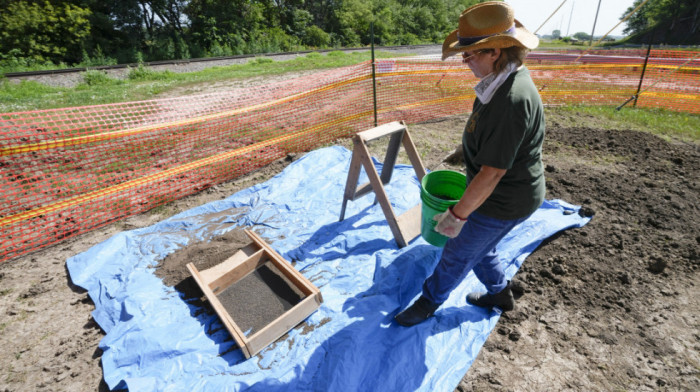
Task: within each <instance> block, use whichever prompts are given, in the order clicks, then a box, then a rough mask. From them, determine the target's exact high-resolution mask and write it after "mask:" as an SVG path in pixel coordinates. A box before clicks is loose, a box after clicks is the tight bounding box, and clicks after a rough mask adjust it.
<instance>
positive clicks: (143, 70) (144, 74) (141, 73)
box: [128, 64, 173, 80]
mask: <svg viewBox="0 0 700 392" xmlns="http://www.w3.org/2000/svg"><path fill="white" fill-rule="evenodd" d="M172 75H173V72H172V71H154V70H152V69H150V68H148V67H144V66H143V65H141V64H139V66H138V67H136V68H131V69H130V70H129V76H128V77H129V80H164V79H167V78H169V77H171V76H172Z"/></svg>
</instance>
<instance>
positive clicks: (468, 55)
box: [462, 49, 493, 61]
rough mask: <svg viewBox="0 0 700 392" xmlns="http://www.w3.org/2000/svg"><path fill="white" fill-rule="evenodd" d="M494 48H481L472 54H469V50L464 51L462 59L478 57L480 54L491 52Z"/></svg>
mask: <svg viewBox="0 0 700 392" xmlns="http://www.w3.org/2000/svg"><path fill="white" fill-rule="evenodd" d="M492 50H493V49H481V50H477V51H476V52H474V53H472V54H467V52H462V61H466V60H469V59H470V58H472V57H476V56H477V55H480V54H482V53H486V52H491V51H492Z"/></svg>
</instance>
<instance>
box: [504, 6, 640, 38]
mask: <svg viewBox="0 0 700 392" xmlns="http://www.w3.org/2000/svg"><path fill="white" fill-rule="evenodd" d="M505 1H506V3H508V4H510V6H511V7H513V9H514V10H515V19H517V20H519V21H520V23H522V24H523V25H524V26H525V28H527V29H528V30H530V31H531V32H533V33H534V32H535V30H537V28H538V27H540V25H541V24H542V23H543V22H544V21H545V20H547V18H548V17H549V16H550V15H551V14H552V12H554V10H556V9H557V7H559V5H560V4H561V3H562V1H564V0H505ZM598 1H599V0H567V1H566V3H564V5H563V6H562V7H561V8H560V9H559V11H557V13H556V14H555V15H554V16H552V18H551V19H549V21H547V23H546V24H545V25H544V26H543V27H542V28H541V29H540V30H539V31H538V32H537V33H538V34H539V35H548V34H551V33H552V31H554V30H559V31H560V32H561V35H562V36H567V32H568V35H569V36H572V35H574V34H575V33H578V32H581V31H582V32H584V33H586V34H591V31H593V22H594V21H595V20H596V17H595V15H596V9H597V8H598ZM633 3H634V0H600V11H599V12H598V21H597V22H596V25H595V36H602V35H603V34H605V33H607V32H608V31H610V29H612V28H613V27H614V26H615V25H617V24H618V23H619V22H620V18H621V17H622V16H623V15H625V11H627V8H629V7H631V6H632V4H633ZM572 9H573V12H572ZM625 27H626V24H625V23H622V24H620V25H619V26H618V27H616V28H615V30H613V31H612V32H611V33H610V35H613V36H616V35H617V36H621V35H622V30H624V29H625Z"/></svg>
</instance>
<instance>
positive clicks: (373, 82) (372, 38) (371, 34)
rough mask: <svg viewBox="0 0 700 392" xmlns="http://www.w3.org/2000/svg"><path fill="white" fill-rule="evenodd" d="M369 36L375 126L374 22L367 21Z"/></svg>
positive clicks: (375, 122) (375, 123)
mask: <svg viewBox="0 0 700 392" xmlns="http://www.w3.org/2000/svg"><path fill="white" fill-rule="evenodd" d="M369 36H370V40H371V45H372V99H373V100H374V126H375V127H376V126H377V74H376V72H375V68H376V66H375V64H374V22H370V23H369Z"/></svg>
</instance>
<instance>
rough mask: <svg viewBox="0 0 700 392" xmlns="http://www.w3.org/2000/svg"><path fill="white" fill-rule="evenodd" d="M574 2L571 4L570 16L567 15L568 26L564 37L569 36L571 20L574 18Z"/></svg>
mask: <svg viewBox="0 0 700 392" xmlns="http://www.w3.org/2000/svg"><path fill="white" fill-rule="evenodd" d="M575 4H576V1H572V2H571V14H569V26H568V27H567V28H566V36H567V37H568V36H569V30H571V18H572V17H573V16H574V5H575Z"/></svg>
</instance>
